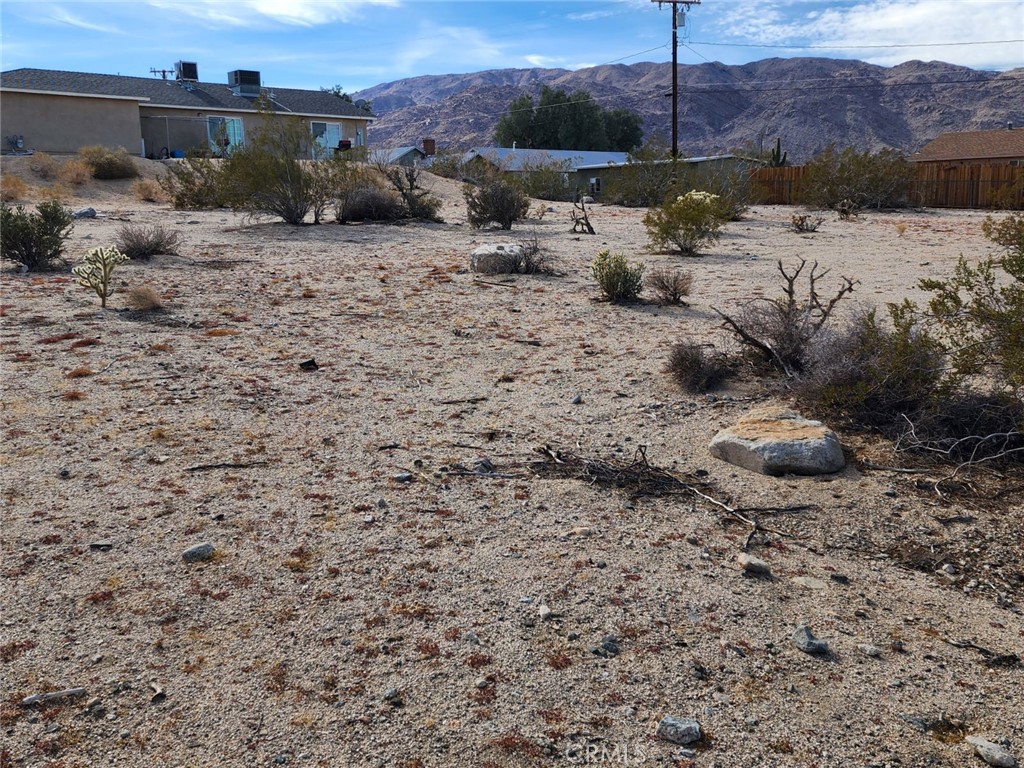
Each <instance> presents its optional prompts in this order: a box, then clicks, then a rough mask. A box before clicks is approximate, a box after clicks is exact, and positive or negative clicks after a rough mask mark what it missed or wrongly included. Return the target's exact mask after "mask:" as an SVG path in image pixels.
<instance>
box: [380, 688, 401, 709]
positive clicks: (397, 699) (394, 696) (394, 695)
mask: <svg viewBox="0 0 1024 768" xmlns="http://www.w3.org/2000/svg"><path fill="white" fill-rule="evenodd" d="M384 701H386V702H387V703H388V704H390V705H391V706H392V707H400V706H402V694H401V693H399V691H398V689H397V688H388V689H387V690H386V691H384Z"/></svg>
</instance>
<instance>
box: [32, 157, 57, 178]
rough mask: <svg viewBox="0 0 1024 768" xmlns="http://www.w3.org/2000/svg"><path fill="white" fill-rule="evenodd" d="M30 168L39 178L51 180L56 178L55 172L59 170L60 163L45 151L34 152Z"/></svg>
mask: <svg viewBox="0 0 1024 768" xmlns="http://www.w3.org/2000/svg"><path fill="white" fill-rule="evenodd" d="M31 168H32V173H34V174H35V175H36V176H38V177H39V178H40V179H45V180H46V181H53V180H54V179H55V178H57V173H58V172H59V171H60V164H59V163H58V162H57V161H56V160H54V158H53V155H50V154H47V153H46V152H36V153H35V154H34V155H33V156H32V165H31Z"/></svg>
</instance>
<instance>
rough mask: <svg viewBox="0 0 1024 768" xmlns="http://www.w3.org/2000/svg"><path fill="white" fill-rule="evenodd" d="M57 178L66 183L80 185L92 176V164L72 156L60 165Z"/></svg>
mask: <svg viewBox="0 0 1024 768" xmlns="http://www.w3.org/2000/svg"><path fill="white" fill-rule="evenodd" d="M57 178H58V179H60V180H61V181H62V182H64V183H65V184H71V185H73V186H76V187H80V186H82V185H83V184H85V183H86V182H88V181H89V179H91V178H92V166H90V165H89V164H88V163H87V162H85V161H84V160H79V159H78V158H72V159H71V160H68V161H67V162H66V163H64V165H62V166H61V167H60V170H59V171H57Z"/></svg>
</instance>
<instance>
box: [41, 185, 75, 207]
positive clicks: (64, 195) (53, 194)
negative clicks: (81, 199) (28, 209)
mask: <svg viewBox="0 0 1024 768" xmlns="http://www.w3.org/2000/svg"><path fill="white" fill-rule="evenodd" d="M38 192H39V197H40V198H42V199H43V200H45V201H53V202H57V203H66V202H67V201H68V200H70V199H71V190H70V189H68V185H67V184H62V183H60V182H57V183H56V184H51V185H50V186H48V187H40V188H39V190H38Z"/></svg>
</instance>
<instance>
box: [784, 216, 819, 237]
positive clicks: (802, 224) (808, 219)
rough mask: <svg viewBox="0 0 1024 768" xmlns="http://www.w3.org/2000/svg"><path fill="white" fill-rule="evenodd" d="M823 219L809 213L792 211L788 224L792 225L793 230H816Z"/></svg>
mask: <svg viewBox="0 0 1024 768" xmlns="http://www.w3.org/2000/svg"><path fill="white" fill-rule="evenodd" d="M823 221H825V219H824V218H823V217H821V216H812V215H810V214H796V213H794V214H793V216H792V218H791V219H790V226H792V227H793V231H794V232H800V233H801V234H802V233H804V232H817V231H818V227H820V226H821V223H822V222H823Z"/></svg>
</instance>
